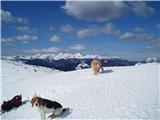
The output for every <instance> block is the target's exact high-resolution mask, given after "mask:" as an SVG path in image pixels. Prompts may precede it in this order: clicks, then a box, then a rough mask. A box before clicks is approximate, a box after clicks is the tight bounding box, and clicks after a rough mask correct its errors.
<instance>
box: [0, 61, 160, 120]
mask: <svg viewBox="0 0 160 120" xmlns="http://www.w3.org/2000/svg"><path fill="white" fill-rule="evenodd" d="M159 66H160V65H159V64H158V63H148V64H140V65H136V66H129V67H106V68H104V72H103V73H102V74H99V75H97V76H94V75H93V74H92V71H91V69H83V70H77V71H72V72H57V71H56V72H53V71H52V72H51V71H50V70H46V69H45V68H42V67H41V68H39V69H37V67H36V68H34V66H31V67H30V66H29V65H24V64H19V63H16V64H13V63H12V62H7V61H5V60H2V86H1V88H2V100H8V99H10V98H12V97H13V96H15V95H17V94H22V97H23V100H24V101H25V100H30V99H31V97H32V96H33V95H34V94H35V93H37V94H38V95H40V96H41V97H45V98H48V99H51V100H56V101H58V102H60V103H61V104H62V105H63V106H64V107H69V108H71V109H72V112H71V113H70V114H67V115H65V116H61V117H59V118H56V119H65V118H66V119H154V120H156V119H157V120H158V119H159V112H160V109H159V76H158V75H159V70H158V69H159ZM25 67H27V69H26V68H25ZM34 69H37V71H36V72H35V71H34ZM1 103H2V101H1ZM1 117H2V119H37V120H39V119H40V113H39V112H38V110H37V109H36V108H35V107H31V104H30V103H29V102H27V103H26V104H23V105H22V106H20V107H19V108H18V109H14V110H12V111H10V112H8V113H6V114H3V115H2V116H1Z"/></svg>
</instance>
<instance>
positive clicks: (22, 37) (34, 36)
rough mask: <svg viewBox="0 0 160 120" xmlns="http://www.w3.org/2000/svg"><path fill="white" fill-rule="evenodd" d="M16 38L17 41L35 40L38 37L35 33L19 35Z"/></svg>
mask: <svg viewBox="0 0 160 120" xmlns="http://www.w3.org/2000/svg"><path fill="white" fill-rule="evenodd" d="M16 39H17V40H19V41H36V40H37V39H38V37H37V36H36V35H27V34H24V35H19V36H16Z"/></svg>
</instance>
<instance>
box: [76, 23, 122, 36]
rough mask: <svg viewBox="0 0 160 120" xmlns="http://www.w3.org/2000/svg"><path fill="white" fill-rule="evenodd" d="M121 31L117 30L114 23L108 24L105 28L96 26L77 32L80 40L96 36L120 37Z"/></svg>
mask: <svg viewBox="0 0 160 120" xmlns="http://www.w3.org/2000/svg"><path fill="white" fill-rule="evenodd" d="M120 33H121V31H120V30H118V29H116V28H115V26H114V25H113V24H112V23H107V24H105V25H104V26H95V27H90V28H84V29H80V30H78V31H77V36H78V37H80V38H83V37H89V36H95V35H99V34H110V35H120Z"/></svg>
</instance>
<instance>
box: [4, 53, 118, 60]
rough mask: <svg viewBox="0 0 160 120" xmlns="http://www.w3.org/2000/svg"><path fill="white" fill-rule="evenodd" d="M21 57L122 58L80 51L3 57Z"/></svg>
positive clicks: (9, 58)
mask: <svg viewBox="0 0 160 120" xmlns="http://www.w3.org/2000/svg"><path fill="white" fill-rule="evenodd" d="M16 57H18V58H20V59H50V60H60V59H69V58H75V59H87V58H91V59H95V58H98V59H114V58H115V59H121V58H120V57H118V56H113V57H109V56H99V55H91V54H86V55H82V54H80V53H57V54H51V53H48V54H40V53H39V54H35V55H28V56H2V59H8V60H14V58H16Z"/></svg>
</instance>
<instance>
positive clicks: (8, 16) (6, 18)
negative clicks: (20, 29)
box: [1, 9, 28, 24]
mask: <svg viewBox="0 0 160 120" xmlns="http://www.w3.org/2000/svg"><path fill="white" fill-rule="evenodd" d="M1 20H2V22H5V23H20V24H26V23H28V21H27V19H26V18H22V17H16V16H13V14H12V13H11V12H9V11H5V10H2V9H1Z"/></svg>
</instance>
